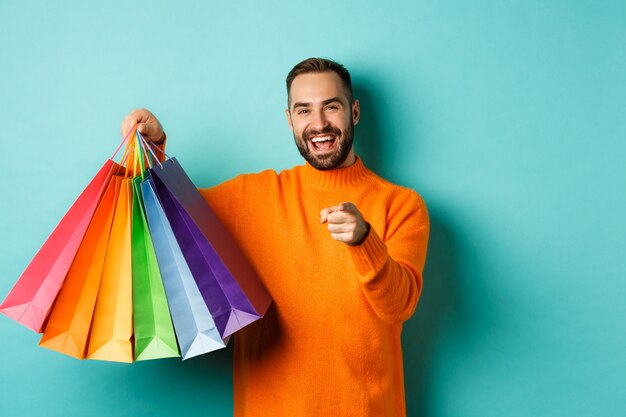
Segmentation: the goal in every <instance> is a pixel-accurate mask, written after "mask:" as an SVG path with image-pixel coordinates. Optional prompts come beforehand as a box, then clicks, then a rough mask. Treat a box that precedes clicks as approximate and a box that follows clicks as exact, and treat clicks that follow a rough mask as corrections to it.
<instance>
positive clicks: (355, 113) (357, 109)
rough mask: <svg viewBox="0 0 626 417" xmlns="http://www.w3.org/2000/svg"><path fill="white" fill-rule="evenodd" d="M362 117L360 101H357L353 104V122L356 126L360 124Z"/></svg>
mask: <svg viewBox="0 0 626 417" xmlns="http://www.w3.org/2000/svg"><path fill="white" fill-rule="evenodd" d="M360 116H361V104H360V103H359V100H358V99H356V100H354V102H353V103H352V121H353V123H354V124H355V125H356V124H357V123H359V117H360Z"/></svg>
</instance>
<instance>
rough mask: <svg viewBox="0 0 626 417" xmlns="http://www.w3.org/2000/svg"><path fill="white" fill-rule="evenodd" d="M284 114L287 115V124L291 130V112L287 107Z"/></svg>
mask: <svg viewBox="0 0 626 417" xmlns="http://www.w3.org/2000/svg"><path fill="white" fill-rule="evenodd" d="M285 116H286V117H287V124H288V125H289V129H291V131H292V132H293V123H292V122H291V112H289V109H285Z"/></svg>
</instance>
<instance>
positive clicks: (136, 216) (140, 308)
mask: <svg viewBox="0 0 626 417" xmlns="http://www.w3.org/2000/svg"><path fill="white" fill-rule="evenodd" d="M141 181H142V177H141V176H139V177H136V178H135V179H134V180H133V211H132V270H133V314H134V328H135V360H138V361H140V360H146V359H158V358H171V357H179V356H180V353H179V351H178V344H177V342H176V336H175V334H174V327H173V326H172V318H171V317H170V310H169V308H168V304H167V298H166V296H165V290H164V288H163V281H162V280H161V273H160V271H159V265H158V263H157V259H156V255H155V253H154V247H153V246H152V239H151V238H150V231H149V229H148V223H147V220H146V215H145V211H144V207H143V202H142V199H141V190H140V188H139V187H140V183H141Z"/></svg>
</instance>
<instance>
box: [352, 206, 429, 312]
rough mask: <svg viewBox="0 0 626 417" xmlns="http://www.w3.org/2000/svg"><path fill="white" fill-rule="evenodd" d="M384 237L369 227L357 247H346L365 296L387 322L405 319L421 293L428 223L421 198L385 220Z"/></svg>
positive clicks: (412, 310) (413, 308)
mask: <svg viewBox="0 0 626 417" xmlns="http://www.w3.org/2000/svg"><path fill="white" fill-rule="evenodd" d="M387 223H388V224H387V230H386V232H387V233H386V234H387V236H386V239H385V240H383V238H381V237H380V235H379V234H378V233H377V232H376V230H374V228H373V227H371V228H370V232H369V234H368V236H367V237H366V238H365V240H364V241H363V242H362V243H361V244H360V245H358V246H347V248H348V250H349V252H350V255H351V257H352V261H353V263H354V266H355V269H356V272H357V274H358V279H359V281H360V285H361V288H362V290H363V293H364V295H365V298H366V299H367V300H368V302H369V303H370V305H371V307H372V309H373V310H374V311H375V313H376V314H377V315H378V316H379V317H380V318H381V319H382V320H384V321H386V322H388V323H399V322H403V321H405V320H407V319H408V318H409V317H410V316H411V315H412V314H413V312H414V311H415V307H416V306H417V301H418V299H419V296H420V294H421V292H422V272H423V269H424V263H425V261H426V249H427V245H428V233H429V229H430V223H429V219H428V212H427V210H426V205H425V204H424V201H423V200H422V199H421V197H419V196H418V195H417V194H412V198H411V202H410V203H409V204H406V205H404V207H403V209H402V210H401V211H400V212H399V213H398V214H397V215H395V216H394V217H393V218H391V219H389V220H388V222H387Z"/></svg>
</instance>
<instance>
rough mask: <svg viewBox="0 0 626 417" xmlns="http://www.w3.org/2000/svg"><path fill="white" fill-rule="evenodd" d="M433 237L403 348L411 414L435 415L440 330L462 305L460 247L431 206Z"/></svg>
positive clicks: (405, 379)
mask: <svg viewBox="0 0 626 417" xmlns="http://www.w3.org/2000/svg"><path fill="white" fill-rule="evenodd" d="M429 210H430V211H429V215H430V239H429V242H428V255H427V258H426V267H425V268H424V288H423V291H422V295H421V298H420V301H419V303H418V306H417V310H416V311H415V314H414V315H413V317H412V318H411V319H410V320H409V321H407V322H406V323H405V324H404V329H403V334H402V351H403V356H404V381H405V390H406V403H407V416H409V417H417V416H420V417H426V416H429V415H433V413H432V410H431V409H430V403H429V399H430V398H432V395H431V394H430V393H431V391H430V388H431V387H432V384H433V380H434V378H435V375H434V370H433V364H434V357H435V355H436V349H437V346H438V339H439V336H440V333H441V332H440V330H441V328H442V326H443V324H444V322H445V321H447V320H448V321H449V320H450V317H451V316H456V315H457V314H456V313H455V311H456V310H458V307H459V304H460V301H461V300H460V295H459V294H458V280H459V270H458V263H457V248H456V244H455V241H454V235H453V232H452V230H451V229H450V228H449V227H447V226H446V225H445V224H444V223H443V222H442V219H441V218H440V217H439V215H438V214H437V210H436V209H434V208H432V207H431V208H429Z"/></svg>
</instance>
